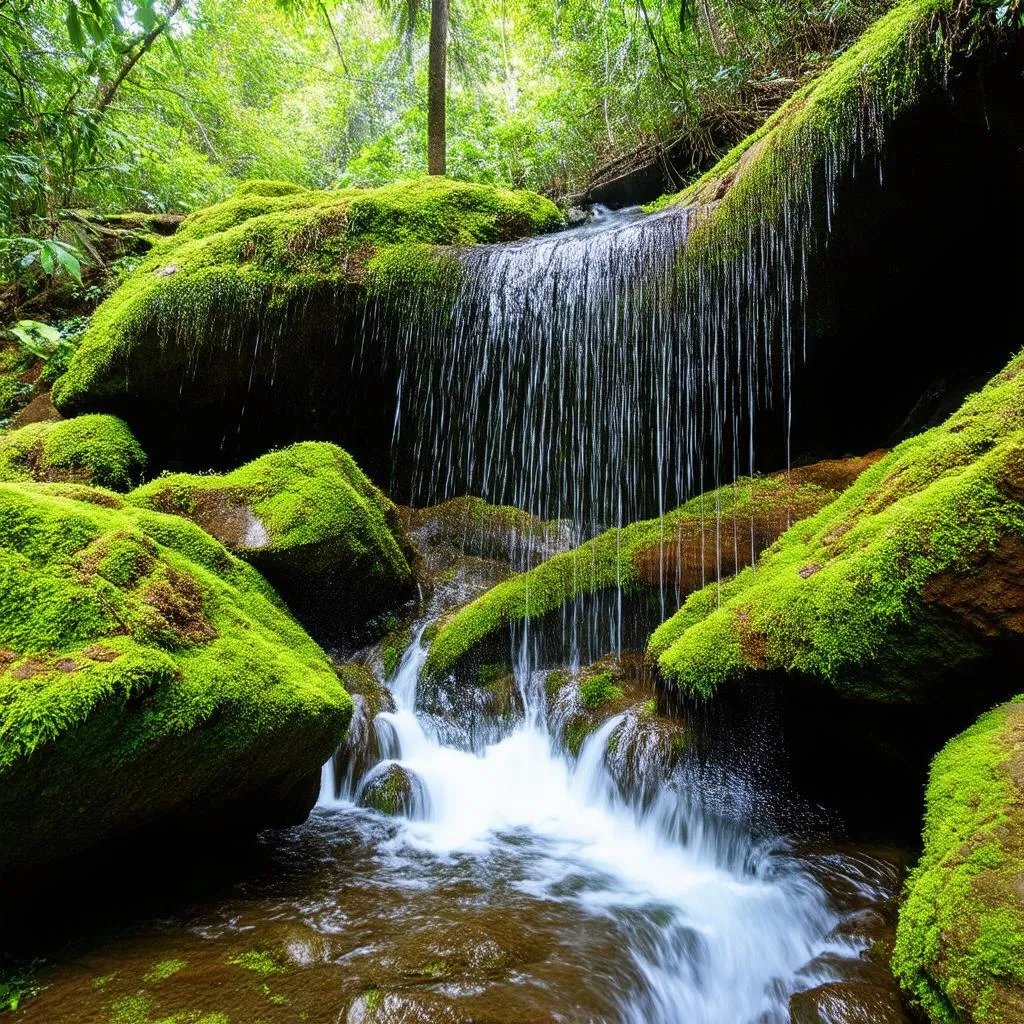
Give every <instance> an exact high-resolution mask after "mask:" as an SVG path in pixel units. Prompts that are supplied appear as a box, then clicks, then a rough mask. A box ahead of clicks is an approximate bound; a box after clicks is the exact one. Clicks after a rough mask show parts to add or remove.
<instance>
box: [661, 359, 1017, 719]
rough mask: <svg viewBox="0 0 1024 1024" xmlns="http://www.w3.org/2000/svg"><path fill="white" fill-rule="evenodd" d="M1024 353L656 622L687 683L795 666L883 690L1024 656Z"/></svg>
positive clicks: (671, 672) (930, 686) (667, 671)
mask: <svg viewBox="0 0 1024 1024" xmlns="http://www.w3.org/2000/svg"><path fill="white" fill-rule="evenodd" d="M1022 500H1024V355H1020V356H1017V357H1016V358H1015V359H1013V360H1012V361H1011V362H1010V364H1009V365H1008V366H1007V367H1006V368H1005V369H1004V370H1003V371H1002V373H1000V374H999V375H998V376H997V377H995V378H994V379H993V380H992V381H991V382H990V383H989V384H988V386H987V387H985V388H984V389H983V390H982V391H981V392H979V393H978V394H976V395H973V396H972V397H970V398H969V399H968V400H967V401H966V402H965V403H964V405H963V406H962V407H961V408H960V409H959V410H958V411H957V412H956V413H954V415H952V416H951V417H950V418H949V419H948V420H946V422H945V423H943V424H942V425H940V426H938V427H935V428H934V429H932V430H929V431H927V432H925V433H924V434H921V435H919V436H917V437H914V438H911V439H910V440H908V441H905V442H903V443H902V444H900V445H899V446H898V447H897V448H895V449H894V450H893V451H892V452H891V453H890V454H889V455H887V456H886V457H885V458H884V459H882V460H881V461H880V462H878V463H877V464H876V465H874V466H873V467H871V468H870V469H869V470H867V471H866V472H865V473H864V474H863V475H862V476H861V477H860V478H859V479H858V480H857V482H856V483H855V484H854V485H853V486H852V487H851V488H849V489H848V490H847V491H846V492H845V493H843V494H842V495H841V496H840V497H839V498H838V499H836V500H835V501H833V502H832V503H831V504H829V505H827V506H826V507H825V508H823V509H822V510H821V511H820V512H818V513H817V514H816V515H814V516H812V517H810V518H809V519H805V520H804V521H802V522H800V523H798V524H797V525H796V526H794V527H793V528H792V529H790V530H789V531H788V532H787V533H786V534H785V535H784V536H783V537H782V538H781V539H780V540H779V541H778V542H777V543H776V544H775V546H774V547H772V548H771V549H770V550H769V551H768V552H767V554H765V555H764V556H763V558H762V559H761V561H760V563H759V564H758V565H757V566H756V567H755V568H750V569H747V570H745V571H744V572H742V573H740V574H739V575H738V576H737V577H736V578H735V579H734V580H732V581H730V582H728V583H725V584H723V585H722V586H710V587H708V588H705V589H704V590H701V591H698V592H697V593H696V594H694V595H693V596H691V597H690V598H689V599H688V600H687V601H686V603H685V604H684V605H683V607H682V609H681V610H680V611H679V612H678V613H677V614H676V615H675V616H674V617H673V618H671V619H669V620H668V621H667V622H666V623H665V624H664V625H663V626H661V627H660V628H659V629H658V630H657V631H656V632H655V633H654V635H653V637H652V638H651V642H650V647H649V653H650V655H651V657H652V658H656V659H657V663H658V667H659V669H660V671H661V673H662V675H663V676H664V677H665V678H666V679H668V680H671V681H672V682H674V683H676V684H677V685H678V686H679V687H680V688H682V690H683V691H685V692H687V693H690V694H699V695H704V696H709V695H711V694H713V693H714V692H715V691H716V690H717V689H718V687H720V686H721V685H722V684H723V683H725V682H727V681H729V680H734V679H739V678H741V677H749V676H754V675H757V674H759V673H760V674H763V673H766V672H769V673H770V672H780V671H781V672H787V673H796V674H798V675H800V676H802V677H810V678H812V679H815V680H819V681H822V682H826V683H828V684H831V685H833V686H835V687H836V688H837V689H838V690H840V692H842V693H843V694H845V695H848V696H854V697H859V698H866V699H871V700H881V701H908V700H918V699H928V700H938V699H942V697H944V696H951V697H954V698H955V697H956V696H957V694H956V692H955V690H954V691H953V692H949V691H948V688H947V686H946V685H945V684H947V683H948V684H949V686H950V687H955V685H956V683H957V680H959V679H961V678H962V675H963V673H964V672H965V671H966V670H968V669H970V668H972V667H974V666H977V665H978V664H979V663H980V662H981V661H982V659H984V658H986V657H988V656H999V657H1000V658H1001V659H1003V660H1006V661H1008V662H1010V663H1015V664H1017V665H1018V666H1019V665H1020V664H1021V661H1020V658H1021V657H1022V655H1024V504H1022Z"/></svg>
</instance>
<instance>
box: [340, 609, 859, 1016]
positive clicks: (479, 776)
mask: <svg viewBox="0 0 1024 1024" xmlns="http://www.w3.org/2000/svg"><path fill="white" fill-rule="evenodd" d="M421 636H422V629H421V630H420V631H419V633H418V634H417V636H416V638H415V640H414V641H413V643H412V645H411V646H410V647H409V648H408V650H407V651H406V653H405V655H404V657H403V659H402V661H401V663H400V665H399V667H398V669H397V671H396V674H395V676H394V678H393V680H392V681H391V683H390V689H391V693H392V695H393V697H394V701H395V711H394V712H392V713H381V714H379V715H378V716H377V719H376V721H375V725H376V728H377V729H378V730H379V734H380V737H381V740H382V742H381V747H382V749H384V750H385V752H386V754H387V755H388V760H386V761H385V762H384V763H397V764H400V765H401V766H402V767H403V768H404V769H405V770H406V771H407V772H408V773H410V774H411V775H412V776H413V777H415V778H416V779H417V780H418V781H419V783H420V785H421V787H422V794H423V796H422V800H423V802H424V803H423V805H422V806H418V807H415V808H413V813H412V814H410V815H409V817H408V818H407V819H404V820H403V821H402V827H401V831H400V832H399V835H398V836H397V837H396V839H395V840H393V843H396V844H398V845H399V846H409V847H412V848H414V849H416V850H419V851H421V853H423V854H427V855H430V856H433V857H438V858H442V859H444V858H452V857H454V856H457V855H459V856H471V857H474V858H477V859H478V860H485V859H487V858H491V857H497V856H499V855H505V856H507V855H509V853H510V852H511V855H512V856H515V857H516V858H518V860H519V861H520V863H521V866H522V867H523V870H524V877H523V878H522V879H521V880H520V882H519V886H520V887H521V888H522V889H523V891H525V892H528V893H529V894H530V895H531V896H532V897H535V898H537V897H539V898H544V899H549V900H556V901H563V900H566V899H568V900H572V901H574V902H576V903H577V904H579V906H580V907H581V908H582V909H583V910H584V911H586V912H587V913H589V914H591V915H594V916H595V917H598V918H602V919H607V918H611V919H614V920H615V922H616V925H617V927H619V928H621V929H622V930H623V931H624V933H625V937H626V941H625V943H624V947H623V949H622V954H621V955H622V956H623V957H627V958H631V960H632V961H633V965H632V966H633V976H634V977H635V978H636V979H638V980H637V982H636V983H635V984H634V985H633V986H632V987H631V988H630V989H629V990H628V991H621V992H617V993H616V995H615V1001H616V1016H615V1018H614V1019H615V1020H621V1021H624V1022H636V1024H660V1022H665V1024H668V1022H686V1024H748V1022H754V1021H757V1022H759V1024H768V1022H782V1021H788V1019H789V1017H788V1000H789V996H790V995H791V994H792V992H793V991H795V990H796V989H798V988H806V987H811V986H813V985H815V984H821V983H822V982H824V981H828V980H831V979H830V978H829V976H828V973H827V971H826V970H824V969H817V970H813V969H812V970H810V971H806V970H805V971H804V972H803V973H799V972H801V968H805V966H806V965H807V964H808V963H809V962H810V961H812V960H814V959H815V957H818V956H820V955H821V954H823V953H825V952H834V953H837V954H839V955H846V956H849V955H851V954H853V953H855V948H854V947H852V946H851V944H850V943H849V942H848V941H844V940H836V939H831V938H830V937H829V934H830V932H831V930H832V929H833V927H834V926H835V925H836V923H837V920H838V918H837V915H836V914H835V913H834V912H833V911H832V910H830V909H829V906H828V903H827V901H826V898H825V895H824V893H823V891H822V889H821V888H820V886H819V885H818V883H817V882H815V881H814V880H812V879H811V877H810V876H809V875H808V874H807V873H806V872H805V871H804V870H803V869H801V868H800V867H799V866H798V864H797V862H796V861H795V859H792V858H789V857H787V856H786V854H785V850H784V848H783V847H781V846H780V845H779V844H778V843H777V842H773V841H769V840H766V839H765V840H757V839H755V838H754V837H753V836H752V835H750V834H749V833H744V832H743V831H742V828H738V826H737V825H736V824H735V823H719V824H718V825H717V826H716V822H715V819H714V817H713V816H712V815H711V814H710V813H709V809H708V808H707V807H706V806H705V805H704V803H703V801H702V794H701V792H700V790H699V789H698V790H696V791H692V792H685V791H679V790H678V789H676V788H673V787H671V786H663V787H662V788H661V790H660V791H659V792H658V794H657V795H656V797H655V798H654V800H653V801H646V802H644V803H643V804H642V805H641V804H640V803H637V802H632V801H630V800H629V799H627V798H626V797H625V796H623V795H622V793H621V792H620V790H619V788H618V787H617V786H616V784H615V782H614V780H613V777H612V775H611V774H610V773H609V770H608V767H607V763H606V762H607V758H606V747H607V745H608V741H609V739H610V737H611V736H612V735H613V734H614V733H615V732H616V731H617V730H618V729H620V728H621V727H622V725H623V721H622V716H621V715H620V716H616V717H613V718H610V719H609V720H608V721H606V722H605V723H604V724H603V725H602V726H601V727H600V728H599V729H598V730H596V731H595V732H594V733H593V734H592V735H591V736H590V737H589V738H588V739H587V740H586V742H585V744H584V746H583V748H582V750H581V752H580V755H579V757H578V759H576V760H575V762H574V761H573V759H572V758H570V757H569V756H568V755H567V754H566V753H565V752H564V751H563V750H562V749H561V748H560V746H559V745H558V744H557V743H556V742H555V741H554V740H553V738H552V736H551V735H550V734H549V732H548V729H547V723H546V721H545V718H546V716H545V711H544V707H543V705H542V703H541V697H540V693H541V690H540V687H539V686H538V685H537V679H536V677H535V676H532V675H530V674H529V670H528V667H527V665H526V664H525V663H521V664H520V665H519V667H518V669H517V681H518V683H519V685H520V688H521V692H522V696H523V700H524V705H525V707H526V713H525V715H524V716H523V718H522V719H521V720H520V721H519V723H518V724H516V725H515V726H513V727H511V728H510V729H509V731H508V732H507V734H506V735H505V736H504V737H503V738H502V739H500V740H498V741H497V742H494V743H491V744H489V745H487V746H486V747H485V748H484V749H483V751H482V752H481V753H479V754H474V753H471V752H469V751H467V750H465V749H460V748H457V747H455V746H447V745H444V744H442V743H441V742H440V741H439V740H438V739H437V738H436V736H435V735H434V734H433V731H432V729H431V728H430V723H429V721H428V720H427V719H425V718H424V717H423V716H421V715H419V714H418V713H417V710H416V692H417V679H418V676H419V672H420V668H421V667H422V664H423V661H424V659H425V656H426V649H425V647H424V646H423V645H422V644H421V642H420V638H421ZM376 770H379V769H373V770H371V771H370V772H369V773H368V775H367V776H366V777H364V778H363V779H362V780H357V781H356V782H355V783H354V784H353V783H351V782H350V781H346V780H345V779H344V778H342V777H338V778H337V779H336V778H335V775H334V766H333V763H328V765H327V766H326V767H325V771H324V783H323V788H322V792H321V805H322V806H324V807H326V808H330V807H336V808H346V807H350V806H351V802H352V801H353V799H355V798H357V797H358V795H359V793H360V791H361V789H362V788H363V787H364V786H365V785H366V784H367V782H368V780H370V779H372V777H373V774H374V771H376ZM566 1019H572V1016H571V1013H570V1016H569V1017H568V1018H566Z"/></svg>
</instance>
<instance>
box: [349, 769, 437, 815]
mask: <svg viewBox="0 0 1024 1024" xmlns="http://www.w3.org/2000/svg"><path fill="white" fill-rule="evenodd" d="M358 803H359V806H360V807H368V808H370V809H371V810H374V811H378V812H379V813H381V814H387V815H388V816H390V817H393V818H394V817H407V818H422V817H424V816H425V814H426V809H427V792H426V789H425V788H424V786H423V783H422V782H421V781H420V780H419V778H418V777H417V775H416V773H415V772H413V771H410V770H409V769H408V768H406V767H404V766H403V765H400V764H395V763H393V762H392V763H389V764H383V765H381V766H380V768H378V769H376V770H375V771H373V772H372V773H371V774H370V775H369V776H367V778H366V779H365V780H364V781H363V783H362V784H361V786H360V789H359V794H358Z"/></svg>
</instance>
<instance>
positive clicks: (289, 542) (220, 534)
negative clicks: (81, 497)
mask: <svg viewBox="0 0 1024 1024" xmlns="http://www.w3.org/2000/svg"><path fill="white" fill-rule="evenodd" d="M125 500H126V501H127V502H128V503H129V504H131V505H138V506H142V507H145V508H151V509H155V510H156V511H159V512H168V513H173V514H175V515H181V516H186V517H187V518H189V519H191V520H193V521H194V522H195V523H197V524H198V525H199V526H201V527H202V528H203V529H204V530H206V532H207V533H209V534H210V535H211V536H213V537H215V538H217V540H219V541H220V542H221V543H222V544H224V545H225V547H227V548H229V549H230V550H231V551H234V552H235V553H236V554H238V555H239V556H240V557H242V558H244V559H245V560H246V561H248V562H251V563H252V564H253V565H255V566H256V567H257V568H258V569H259V570H260V572H262V573H263V574H264V575H265V576H266V577H267V578H268V579H269V580H270V582H271V583H273V584H274V586H275V587H276V588H277V589H278V591H279V592H280V593H281V595H282V596H283V597H284V598H285V600H286V601H287V602H288V606H289V607H290V608H291V609H292V611H294V612H295V614H296V615H297V616H298V617H299V618H300V619H301V620H302V621H303V622H304V623H306V624H307V626H308V627H309V628H310V629H312V630H313V631H314V632H315V633H316V634H317V635H318V636H320V637H322V638H324V639H326V640H332V641H333V640H338V639H346V638H347V637H349V636H351V635H352V634H353V633H355V632H358V631H359V630H360V628H361V627H363V626H364V625H365V624H366V623H367V622H368V621H369V620H370V619H372V618H373V617H374V616H376V615H379V614H380V613H382V612H384V611H386V610H387V609H389V608H391V607H394V606H395V605H398V604H400V603H402V602H403V601H404V600H406V599H407V598H408V597H410V596H411V594H412V593H413V590H414V585H415V584H414V579H413V572H412V568H411V566H410V564H409V554H410V548H409V546H408V541H407V540H406V538H405V533H404V531H403V529H402V526H401V524H400V522H399V520H398V515H397V512H396V509H395V506H394V505H392V503H391V502H390V501H389V500H388V499H387V498H386V497H385V496H384V494H383V493H382V492H381V491H380V490H379V489H378V488H377V487H375V486H374V485H373V484H372V483H371V482H370V481H369V480H368V479H367V477H366V476H365V475H364V474H363V472H362V471H361V470H360V469H359V467H358V466H357V465H356V463H355V461H354V460H353V459H352V457H351V456H350V455H349V454H348V453H347V452H345V451H344V450H342V449H341V448H339V447H337V446H336V445H333V444H328V443H326V442H314V441H309V442H306V443H304V444H296V445H292V446H291V447H289V448H285V449H283V450H281V451H278V452H272V453H270V454H269V455H264V456H262V457H261V458H259V459H256V460H255V461H254V462H250V463H249V464H248V465H245V466H242V467H241V468H240V469H236V470H235V471H234V472H232V473H226V474H225V475H223V476H198V475H191V474H186V473H177V474H173V475H170V476H162V477H160V478H158V479H156V480H153V481H152V482H150V483H148V484H146V485H144V486H143V487H140V488H138V489H136V490H134V491H132V492H131V494H129V495H128V496H127V498H126V499H125Z"/></svg>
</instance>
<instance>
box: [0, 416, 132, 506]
mask: <svg viewBox="0 0 1024 1024" xmlns="http://www.w3.org/2000/svg"><path fill="white" fill-rule="evenodd" d="M145 466H146V453H145V452H144V451H143V450H142V447H141V446H140V445H139V442H138V441H137V440H136V439H135V435H134V434H133V433H132V432H131V430H130V429H129V427H128V425H127V424H126V423H125V422H124V421H123V420H119V419H118V418H117V417H116V416H104V415H101V414H92V415H86V416H76V417H74V418H73V419H70V420H58V421H56V422H52V421H45V422H41V423H30V424H28V425H27V426H24V427H20V428H19V429H17V430H12V431H10V432H8V433H5V434H0V481H3V482H6V483H17V482H19V481H29V480H35V481H39V482H45V481H69V482H70V481H78V482H82V483H92V484H97V485H99V486H100V487H110V488H113V489H114V490H127V489H128V488H129V487H131V486H132V484H133V483H135V482H137V481H138V480H139V478H140V477H141V476H142V472H143V470H144V469H145Z"/></svg>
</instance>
